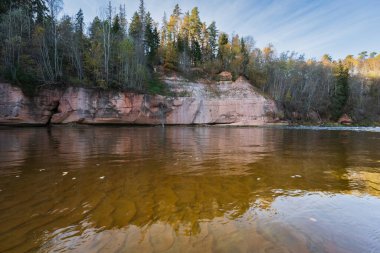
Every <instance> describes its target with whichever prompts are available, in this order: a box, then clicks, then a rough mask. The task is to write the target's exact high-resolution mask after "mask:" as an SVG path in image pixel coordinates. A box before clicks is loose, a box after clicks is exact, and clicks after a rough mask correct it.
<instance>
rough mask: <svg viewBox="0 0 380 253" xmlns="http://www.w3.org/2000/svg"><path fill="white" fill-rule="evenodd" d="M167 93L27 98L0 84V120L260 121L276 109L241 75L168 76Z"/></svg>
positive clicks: (49, 92) (90, 92) (52, 92)
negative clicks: (218, 78) (199, 79)
mask: <svg viewBox="0 0 380 253" xmlns="http://www.w3.org/2000/svg"><path fill="white" fill-rule="evenodd" d="M165 82H166V83H167V84H168V86H169V89H170V91H171V92H170V93H171V94H173V95H172V96H160V95H144V94H136V93H130V92H117V91H100V90H96V89H86V88H76V87H70V88H67V89H64V90H63V89H45V90H42V91H40V92H39V93H38V95H36V96H34V97H32V98H30V97H27V96H25V95H24V94H23V93H22V91H21V90H20V89H19V88H17V87H14V86H11V85H9V84H5V83H2V84H0V124H3V125H22V124H25V125H33V124H34V125H45V124H48V123H53V124H67V123H81V124H147V125H156V124H168V125H184V124H186V125H187V124H230V125H243V126H248V125H252V126H258V125H265V124H268V123H272V122H274V121H276V120H277V119H276V118H275V115H278V109H277V107H276V104H275V102H274V101H273V100H271V99H269V98H266V97H264V96H262V95H261V94H259V93H258V92H256V91H255V89H254V88H253V87H252V86H251V85H250V84H249V83H248V82H247V81H246V80H244V79H243V78H240V79H238V80H237V81H236V82H219V83H217V84H203V83H191V82H188V81H186V80H184V79H178V78H177V79H176V78H172V79H170V78H167V79H166V80H165Z"/></svg>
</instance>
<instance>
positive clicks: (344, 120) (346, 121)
mask: <svg viewBox="0 0 380 253" xmlns="http://www.w3.org/2000/svg"><path fill="white" fill-rule="evenodd" d="M338 123H339V124H342V125H351V124H352V123H354V121H353V120H352V119H351V117H350V116H348V115H347V114H343V115H342V116H341V117H340V118H339V120H338Z"/></svg>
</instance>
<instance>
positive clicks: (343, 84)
mask: <svg viewBox="0 0 380 253" xmlns="http://www.w3.org/2000/svg"><path fill="white" fill-rule="evenodd" d="M348 78H349V73H348V69H347V68H346V67H345V66H344V65H343V64H342V62H341V61H339V63H338V66H337V67H336V69H335V79H336V82H335V89H334V93H333V95H332V99H331V113H332V117H333V119H334V120H337V119H338V118H339V117H340V116H341V115H342V114H343V112H344V109H345V106H346V103H347V99H348V93H349V90H348Z"/></svg>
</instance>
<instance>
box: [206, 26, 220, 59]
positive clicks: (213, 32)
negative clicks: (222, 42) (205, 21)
mask: <svg viewBox="0 0 380 253" xmlns="http://www.w3.org/2000/svg"><path fill="white" fill-rule="evenodd" d="M207 31H208V35H209V37H208V44H209V46H210V50H211V51H210V59H211V60H213V59H215V56H216V53H217V48H218V41H217V39H218V38H217V36H218V30H217V28H216V23H215V21H213V22H212V23H211V24H210V25H209V26H208V28H207Z"/></svg>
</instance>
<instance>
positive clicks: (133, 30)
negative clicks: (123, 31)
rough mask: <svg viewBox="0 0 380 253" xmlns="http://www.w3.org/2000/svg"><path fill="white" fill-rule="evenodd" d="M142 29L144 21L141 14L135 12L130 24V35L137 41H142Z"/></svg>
mask: <svg viewBox="0 0 380 253" xmlns="http://www.w3.org/2000/svg"><path fill="white" fill-rule="evenodd" d="M141 31H142V23H141V19H140V15H139V14H138V13H137V12H135V13H134V14H133V17H132V20H131V24H130V25H129V36H130V37H131V38H132V39H133V40H134V41H135V43H139V42H140V41H141V37H140V36H141Z"/></svg>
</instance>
